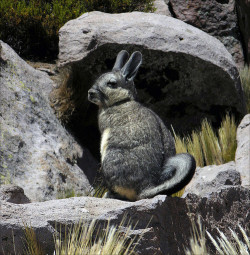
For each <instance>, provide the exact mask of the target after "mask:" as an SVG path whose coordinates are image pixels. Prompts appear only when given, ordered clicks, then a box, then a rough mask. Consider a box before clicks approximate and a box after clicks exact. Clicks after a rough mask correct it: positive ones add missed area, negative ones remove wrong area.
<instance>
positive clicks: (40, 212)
mask: <svg viewBox="0 0 250 255" xmlns="http://www.w3.org/2000/svg"><path fill="white" fill-rule="evenodd" d="M249 197H250V191H249V190H248V189H244V188H243V187H233V188H228V189H224V190H222V191H221V192H220V193H213V194H212V195H211V197H210V198H201V197H198V196H196V195H194V194H189V195H188V196H187V198H185V199H182V198H172V197H166V196H162V195H160V196H157V197H155V198H152V199H146V200H140V201H136V202H124V201H120V200H114V199H100V198H91V197H80V198H70V199H62V200H53V201H46V202H40V203H31V204H26V205H16V204H11V203H7V202H3V203H2V208H1V209H2V210H1V212H0V233H1V236H0V249H1V250H4V251H5V253H6V254H14V252H13V245H12V240H13V238H12V235H13V234H14V237H15V247H16V250H18V251H22V249H23V248H22V246H23V242H22V238H23V237H24V233H23V228H24V225H23V224H24V223H28V225H29V226H30V227H32V228H33V230H34V231H35V233H36V236H37V240H38V242H39V243H40V244H41V245H42V247H43V248H44V251H45V253H46V254H47V253H48V254H52V253H53V250H54V245H53V233H56V232H57V231H58V229H59V226H60V225H61V226H63V227H62V229H64V226H71V224H72V223H78V222H80V221H81V220H83V221H84V222H90V221H91V220H92V219H96V220H98V222H99V224H100V226H101V227H102V226H105V224H107V221H108V220H110V223H111V225H119V224H120V222H121V219H122V218H123V217H124V215H127V218H128V219H131V223H132V224H133V225H135V223H136V222H138V223H137V225H136V226H135V228H134V230H133V231H131V233H130V235H131V236H135V235H137V236H141V235H142V233H144V235H143V238H142V239H141V240H140V242H139V244H138V246H137V248H136V252H137V253H138V254H143V255H151V254H171V255H176V254H184V251H183V249H184V247H186V246H188V244H189V238H190V230H191V222H190V218H189V216H188V215H198V214H200V215H201V217H202V220H203V225H204V226H205V227H206V229H207V230H208V231H209V232H212V233H214V232H215V231H216V227H218V228H219V229H222V230H223V231H224V232H225V231H226V230H228V227H230V228H232V229H233V230H235V229H236V228H237V224H241V225H242V226H244V228H245V229H246V231H247V232H248V234H249V222H250V221H249V216H250V215H249V214H247V212H249V209H250V208H249V206H250V203H249V202H250V201H249ZM149 222H150V223H149ZM56 225H57V228H55V226H56ZM125 229H126V228H125ZM12 233H13V234H12Z"/></svg>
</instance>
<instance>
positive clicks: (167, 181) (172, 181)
mask: <svg viewBox="0 0 250 255" xmlns="http://www.w3.org/2000/svg"><path fill="white" fill-rule="evenodd" d="M195 168H196V163H195V159H194V157H193V156H192V155H190V154H188V153H181V154H176V155H175V156H173V157H170V158H169V159H168V161H167V163H166V164H165V166H164V170H163V172H162V175H161V178H160V184H159V185H158V186H156V187H151V188H148V189H146V190H144V191H142V193H141V194H139V199H143V198H150V197H153V196H156V195H157V194H165V195H171V194H173V193H175V192H177V191H179V190H181V189H182V188H184V187H185V186H186V185H187V184H188V183H189V182H190V180H191V179H192V177H193V175H194V172H195Z"/></svg>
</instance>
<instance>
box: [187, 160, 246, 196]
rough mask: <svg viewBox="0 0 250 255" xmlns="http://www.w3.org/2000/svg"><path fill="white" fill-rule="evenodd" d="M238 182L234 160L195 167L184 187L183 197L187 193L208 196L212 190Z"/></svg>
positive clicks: (238, 177) (218, 189)
mask: <svg viewBox="0 0 250 255" xmlns="http://www.w3.org/2000/svg"><path fill="white" fill-rule="evenodd" d="M240 184H241V179H240V174H239V172H237V171H236V167H235V162H234V161H231V162H229V163H226V164H223V165H218V166H216V165H212V166H206V167H202V168H200V167H197V169H196V172H195V175H194V177H193V179H192V180H191V182H190V183H189V184H188V185H187V186H186V188H185V193H184V194H183V197H185V196H186V195H187V194H188V193H192V194H196V195H198V196H201V197H208V196H210V195H211V194H212V193H213V192H219V191H220V190H222V189H225V188H226V187H227V186H231V185H233V186H235V185H240Z"/></svg>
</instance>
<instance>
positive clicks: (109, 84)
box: [107, 80, 117, 88]
mask: <svg viewBox="0 0 250 255" xmlns="http://www.w3.org/2000/svg"><path fill="white" fill-rule="evenodd" d="M107 85H108V86H109V87H111V88H115V87H116V85H117V82H116V80H110V81H108V82H107Z"/></svg>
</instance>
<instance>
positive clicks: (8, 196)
mask: <svg viewBox="0 0 250 255" xmlns="http://www.w3.org/2000/svg"><path fill="white" fill-rule="evenodd" d="M1 201H6V202H10V203H14V204H27V203H30V199H29V198H28V197H27V196H26V195H25V194H24V190H23V189H22V188H21V187H19V186H16V185H12V184H7V185H2V186H1V187H0V203H1Z"/></svg>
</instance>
